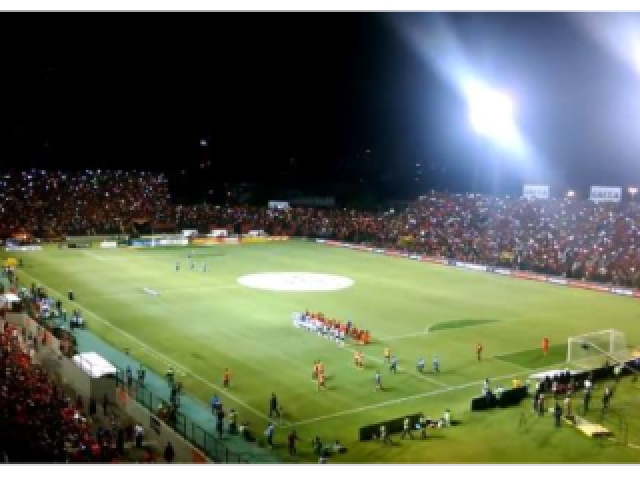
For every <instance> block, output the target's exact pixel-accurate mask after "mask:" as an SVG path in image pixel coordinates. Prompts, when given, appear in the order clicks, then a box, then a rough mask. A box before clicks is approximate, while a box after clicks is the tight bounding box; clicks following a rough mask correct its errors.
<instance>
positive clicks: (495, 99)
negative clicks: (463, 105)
mask: <svg viewBox="0 0 640 480" xmlns="http://www.w3.org/2000/svg"><path fill="white" fill-rule="evenodd" d="M466 90H467V92H466V96H467V101H468V104H469V121H470V123H471V127H472V128H473V130H474V131H475V132H476V133H477V134H478V135H481V136H483V137H486V138H489V139H491V140H492V141H494V142H495V143H497V144H499V145H501V146H504V147H508V148H511V147H515V146H516V142H517V140H518V134H517V129H516V125H515V120H514V103H513V99H512V98H511V97H510V96H509V95H508V94H507V93H505V92H502V91H500V90H494V89H492V88H488V87H486V86H484V85H480V84H477V83H476V84H472V85H470V86H469V87H468V88H467V89H466Z"/></svg>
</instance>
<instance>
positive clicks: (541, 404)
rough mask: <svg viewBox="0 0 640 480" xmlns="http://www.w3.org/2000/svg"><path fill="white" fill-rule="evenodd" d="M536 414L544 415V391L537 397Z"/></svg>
mask: <svg viewBox="0 0 640 480" xmlns="http://www.w3.org/2000/svg"><path fill="white" fill-rule="evenodd" d="M538 415H540V416H541V417H542V416H544V393H541V394H540V396H539V397H538Z"/></svg>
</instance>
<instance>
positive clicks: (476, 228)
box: [0, 170, 640, 287]
mask: <svg viewBox="0 0 640 480" xmlns="http://www.w3.org/2000/svg"><path fill="white" fill-rule="evenodd" d="M168 191H169V189H168V183H167V180H166V179H165V178H164V177H163V176H162V175H159V174H151V173H141V172H105V171H86V172H81V173H76V174H70V173H61V172H43V171H37V170H32V171H30V172H20V173H12V174H8V175H5V176H3V177H0V229H2V228H4V229H5V230H11V231H15V230H25V231H28V232H30V233H33V234H36V235H40V236H44V237H46V236H49V237H54V236H61V235H68V234H82V235H86V234H92V233H96V232H99V233H130V232H131V227H132V225H134V224H135V223H136V222H137V221H139V220H141V219H148V220H150V221H153V222H154V223H155V224H156V225H157V228H158V230H157V231H160V230H161V229H162V228H165V229H169V230H170V229H174V231H179V230H181V229H194V228H195V229H198V230H199V231H200V232H201V233H208V232H209V231H210V230H211V229H212V228H218V229H227V230H228V231H229V232H236V233H237V232H240V233H246V232H248V231H249V230H264V231H265V232H267V233H268V234H271V235H290V236H305V237H323V238H332V239H336V240H342V241H347V242H357V243H364V244H367V245H369V246H375V247H391V248H396V249H401V250H405V251H408V252H412V253H419V254H429V255H437V256H442V257H446V258H451V259H457V260H463V261H471V262H478V263H483V264H489V265H501V266H507V267H511V268H520V269H525V270H534V271H539V272H544V273H549V274H556V275H566V276H568V277H572V278H581V279H587V280H593V281H603V282H612V283H614V284H616V285H624V286H636V287H640V255H639V250H638V247H639V246H640V234H639V231H638V226H639V225H640V208H639V207H638V204H637V203H635V202H622V203H593V202H591V201H589V200H582V199H577V198H561V199H549V200H533V201H531V200H527V199H523V198H518V197H511V198H509V197H492V196H486V195H474V194H461V195H454V194H442V193H432V194H428V195H425V196H423V197H420V198H419V199H417V200H416V201H414V202H412V203H410V204H409V205H408V207H407V208H403V209H402V211H386V212H362V211H353V210H346V209H317V208H291V209H288V210H278V211H274V210H270V209H268V208H267V207H266V206H265V207H247V206H214V205H207V204H201V205H194V206H184V205H182V206H181V205H174V204H173V203H172V202H171V200H170V198H169V195H168Z"/></svg>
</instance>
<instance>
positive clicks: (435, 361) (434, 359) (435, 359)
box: [433, 357, 440, 373]
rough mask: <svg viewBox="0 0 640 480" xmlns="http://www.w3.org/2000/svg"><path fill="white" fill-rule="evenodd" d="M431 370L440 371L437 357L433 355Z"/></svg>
mask: <svg viewBox="0 0 640 480" xmlns="http://www.w3.org/2000/svg"><path fill="white" fill-rule="evenodd" d="M433 371H434V372H435V373H440V362H438V357H433Z"/></svg>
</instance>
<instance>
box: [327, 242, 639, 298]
mask: <svg viewBox="0 0 640 480" xmlns="http://www.w3.org/2000/svg"><path fill="white" fill-rule="evenodd" d="M316 243H321V244H324V245H328V246H331V247H341V248H349V249H351V250H357V251H359V252H369V253H376V254H379V255H386V256H390V257H398V258H408V259H410V260H416V261H419V262H429V263H436V264H439V265H447V266H450V267H457V268H464V269H466V270H473V271H476V272H485V273H493V274H495V275H504V276H509V277H515V278H523V279H526V280H535V281H537V282H545V283H551V284H553V285H561V286H565V287H573V288H581V289H583V290H591V291H593V292H602V293H609V294H613V295H622V296H625V297H634V298H640V290H636V289H631V288H624V287H613V286H608V285H601V284H598V283H592V282H585V281H582V280H573V279H567V278H563V277H556V276H552V275H543V274H538V273H533V272H528V271H522V270H512V269H509V268H502V267H491V266H488V265H480V264H475V263H469V262H460V261H457V260H449V259H446V258H441V257H432V256H427V255H418V254H414V253H408V252H402V251H399V250H393V249H389V248H373V247H365V246H363V245H357V244H353V243H346V242H336V241H333V240H323V239H316Z"/></svg>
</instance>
